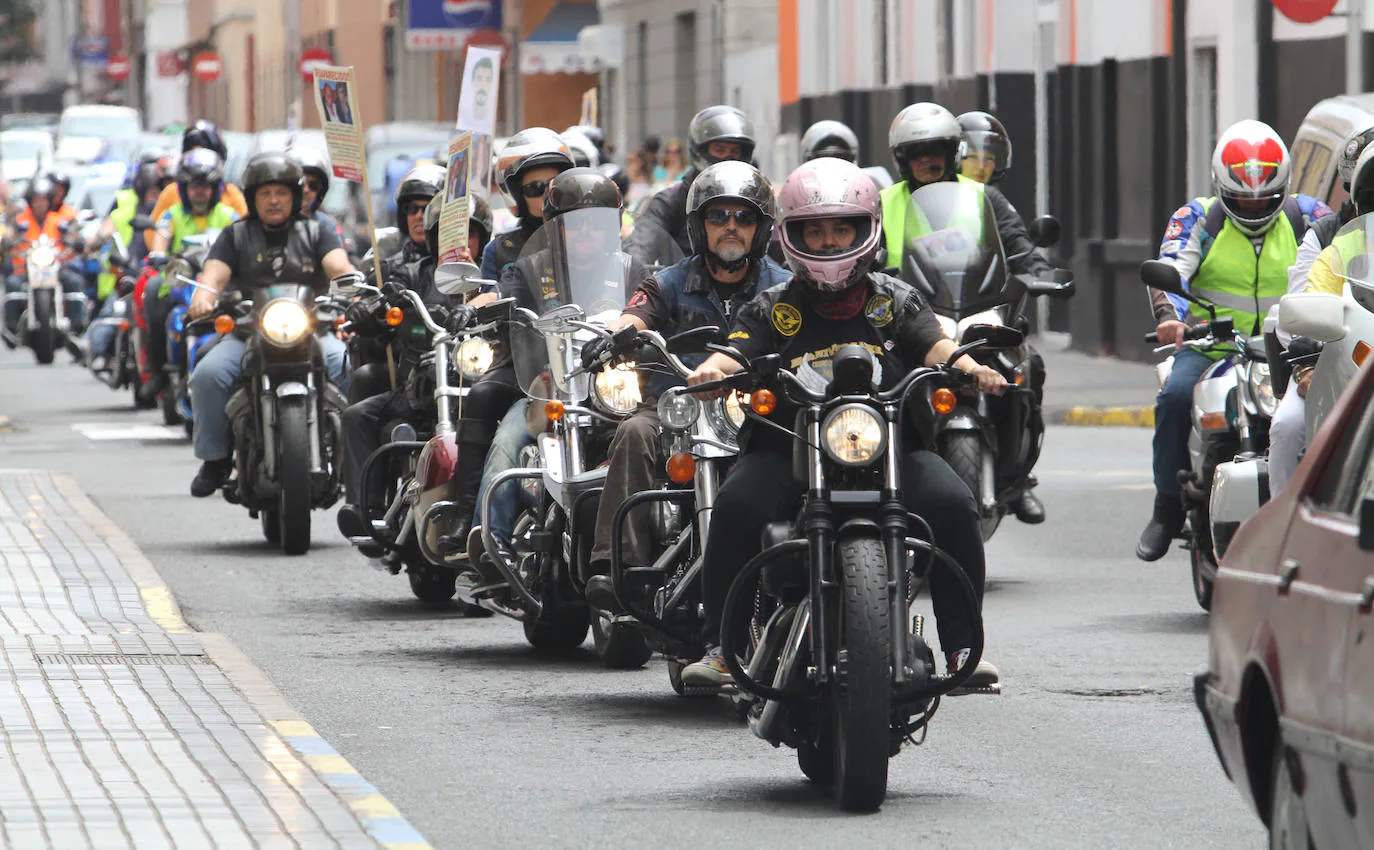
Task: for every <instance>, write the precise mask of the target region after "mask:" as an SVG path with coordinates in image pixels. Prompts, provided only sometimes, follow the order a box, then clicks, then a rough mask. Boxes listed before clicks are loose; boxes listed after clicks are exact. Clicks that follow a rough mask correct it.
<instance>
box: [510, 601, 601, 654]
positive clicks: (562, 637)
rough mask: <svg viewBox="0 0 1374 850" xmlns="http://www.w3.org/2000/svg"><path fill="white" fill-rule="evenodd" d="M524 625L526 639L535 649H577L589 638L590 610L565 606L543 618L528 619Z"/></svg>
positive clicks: (583, 607) (582, 607)
mask: <svg viewBox="0 0 1374 850" xmlns="http://www.w3.org/2000/svg"><path fill="white" fill-rule="evenodd" d="M524 626H525V640H527V641H529V642H530V646H532V647H534V648H535V649H539V650H545V651H557V650H566V649H576V648H578V647H579V646H581V645H582V642H583V641H585V640H586V639H587V629H589V628H590V627H591V616H590V610H589V609H588V608H586V607H585V606H578V607H576V608H564V609H562V610H561V611H557V612H555V613H552V614H546V615H545V619H542V620H537V621H536V620H526V621H525V623H524Z"/></svg>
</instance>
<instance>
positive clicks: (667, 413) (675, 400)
mask: <svg viewBox="0 0 1374 850" xmlns="http://www.w3.org/2000/svg"><path fill="white" fill-rule="evenodd" d="M700 415H701V402H699V401H697V400H696V397H695V396H693V395H691V394H689V393H679V392H668V393H664V394H663V395H662V396H660V397H659V399H658V419H659V421H660V422H662V423H663V427H664V428H668V429H669V430H672V431H686V430H687V429H688V428H691V427H692V426H693V425H695V424H696V421H697V417H698V416H700Z"/></svg>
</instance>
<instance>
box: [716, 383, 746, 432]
mask: <svg viewBox="0 0 1374 850" xmlns="http://www.w3.org/2000/svg"><path fill="white" fill-rule="evenodd" d="M720 407H721V410H723V411H724V412H725V422H726V424H727V425H729V426H730V427H731V428H732V429H734V432H735V433H736V434H738V433H739V429H740V428H742V427H743V426H744V418H745V417H744V396H743V394H741V393H739V392H733V393H729V394H728V395H726V396H725V398H723V399H721V402H720Z"/></svg>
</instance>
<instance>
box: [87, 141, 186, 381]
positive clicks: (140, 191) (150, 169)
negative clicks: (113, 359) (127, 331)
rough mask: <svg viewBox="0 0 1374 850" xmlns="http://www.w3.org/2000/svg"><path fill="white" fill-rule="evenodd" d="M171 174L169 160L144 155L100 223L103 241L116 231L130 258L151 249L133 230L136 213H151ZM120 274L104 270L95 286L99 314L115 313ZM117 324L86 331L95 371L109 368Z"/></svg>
mask: <svg viewBox="0 0 1374 850" xmlns="http://www.w3.org/2000/svg"><path fill="white" fill-rule="evenodd" d="M171 179H172V175H171V173H170V171H169V170H168V168H167V164H166V163H165V162H164V161H163V160H161V159H159V158H158V157H155V156H152V157H145V158H144V159H143V160H142V161H141V162H140V163H139V164H138V168H137V169H135V170H134V177H133V181H132V183H131V185H130V188H128V189H120V190H119V191H118V192H116V193H115V205H114V209H113V210H111V211H110V214H109V215H108V216H106V218H105V222H104V223H103V224H101V225H100V233H99V239H100V240H101V241H102V242H103V241H106V240H109V239H111V238H112V237H113V235H114V234H116V233H118V234H119V238H120V239H121V240H123V242H124V249H125V252H126V253H127V254H128V257H129V260H130V261H131V262H138V261H139V260H142V259H143V257H144V256H145V255H146V254H147V253H148V246H147V243H146V242H145V240H144V239H143V232H142V231H139V232H137V233H135V232H134V224H133V222H134V217H135V216H140V215H149V214H151V213H152V211H153V207H154V206H156V205H157V196H158V194H159V193H160V192H161V191H162V187H163V186H164V185H166V183H169V182H171ZM116 277H117V274H116V273H115V272H113V271H108V270H107V271H103V272H101V273H100V279H99V281H98V283H97V286H96V294H97V296H99V297H100V298H101V299H103V301H104V303H103V305H102V306H101V308H100V314H99V315H98V316H97V317H96V318H99V319H107V318H110V317H111V316H113V315H114V305H115V302H116V301H118V300H119V298H120V296H119V295H116V294H114V288H115V283H116ZM114 339H115V328H114V326H113V325H110V324H95V323H92V324H91V329H90V332H89V333H88V334H87V342H88V343H89V346H90V356H91V369H92V370H93V371H96V372H103V371H105V370H106V369H108V368H109V361H110V346H111V345H113V344H114Z"/></svg>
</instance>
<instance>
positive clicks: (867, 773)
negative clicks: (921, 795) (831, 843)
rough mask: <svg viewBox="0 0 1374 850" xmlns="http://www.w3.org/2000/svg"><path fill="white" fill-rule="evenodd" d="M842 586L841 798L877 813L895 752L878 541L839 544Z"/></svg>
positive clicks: (883, 566)
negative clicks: (892, 736)
mask: <svg viewBox="0 0 1374 850" xmlns="http://www.w3.org/2000/svg"><path fill="white" fill-rule="evenodd" d="M837 554H838V556H839V567H840V572H841V574H842V577H843V578H842V580H843V586H842V588H841V599H840V605H839V624H838V629H837V631H838V635H837V636H838V638H839V641H838V643H836V644H835V646H836V647H837V652H836V660H837V666H838V668H839V673H840V675H839V676H838V677H837V679H836V682H835V684H834V687H833V689H832V691H831V695H830V709H831V715H832V719H833V721H834V737H833V742H834V753H835V799H836V801H837V802H838V803H839V805H840V808H841V809H844V810H845V811H851V812H865V811H874V810H876V809H877V808H878V807H879V806H881V805H882V804H883V800H884V798H886V796H887V763H888V758H889V754H890V752H891V732H890V728H889V727H890V723H891V720H890V716H889V715H890V714H891V708H890V706H891V702H892V677H891V675H890V666H891V665H890V663H889V662H890V659H891V623H890V622H889V620H888V613H889V606H888V591H887V555H886V553H885V552H884V551H883V545H882V543H881V542H880V541H878V540H875V539H872V538H858V539H854V540H846V541H843V542H842V543H840V545H839V546H838V547H837Z"/></svg>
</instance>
